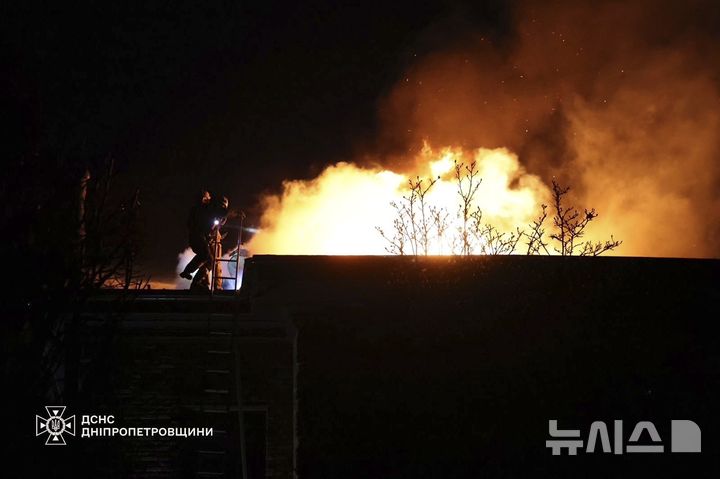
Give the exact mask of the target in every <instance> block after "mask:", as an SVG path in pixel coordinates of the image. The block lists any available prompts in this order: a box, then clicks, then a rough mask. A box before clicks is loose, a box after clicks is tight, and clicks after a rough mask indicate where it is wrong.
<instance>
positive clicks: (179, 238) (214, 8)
mask: <svg viewBox="0 0 720 479" xmlns="http://www.w3.org/2000/svg"><path fill="white" fill-rule="evenodd" d="M0 8H1V9H2V12H0V16H2V20H1V21H2V24H3V25H2V37H0V38H1V39H2V52H3V57H4V58H3V63H4V67H3V70H4V72H3V74H2V83H1V84H0V86H2V89H3V102H2V104H1V105H0V106H2V108H3V110H4V112H5V113H6V114H7V113H8V112H9V113H10V114H9V115H8V116H7V117H6V120H9V121H7V123H8V125H7V127H6V128H8V129H9V130H7V131H9V132H10V135H9V137H10V138H11V139H10V141H7V142H5V144H4V146H3V149H4V150H6V153H5V155H6V156H7V155H9V156H10V157H11V158H12V159H18V158H21V157H24V158H28V157H31V156H32V155H33V154H38V152H42V155H41V157H42V158H45V159H47V158H48V157H52V156H65V157H78V158H90V159H98V158H104V157H107V156H108V155H112V156H113V157H114V158H115V160H116V164H117V167H118V172H119V177H118V185H119V186H118V188H121V189H122V188H124V189H127V190H128V191H130V190H131V189H132V188H134V187H139V188H140V189H141V199H142V205H143V217H144V228H145V237H146V245H145V250H144V263H145V265H146V268H147V269H148V271H149V272H150V273H153V275H154V276H155V277H165V278H170V277H171V276H172V274H173V271H174V266H175V263H176V255H177V253H178V252H179V251H181V250H182V249H183V248H184V246H185V244H186V233H185V218H186V215H187V208H188V206H189V204H190V201H191V199H192V198H193V197H194V196H195V195H196V193H197V191H198V190H199V189H200V188H201V187H202V186H207V187H209V188H211V189H215V190H217V191H220V192H223V193H224V194H226V195H227V196H228V197H229V198H230V201H231V205H232V206H236V207H242V208H245V209H247V210H249V211H250V212H251V218H252V217H253V216H252V214H253V213H255V214H257V212H254V211H252V209H253V206H255V205H256V204H257V198H258V196H259V195H260V194H261V193H262V192H264V191H268V190H270V189H276V188H278V187H279V186H280V183H281V181H282V179H285V178H306V177H310V176H312V175H313V174H315V173H317V172H318V171H319V170H320V169H321V168H322V167H323V166H324V165H326V164H328V163H331V162H334V161H338V160H341V159H343V157H345V158H347V157H349V156H350V155H352V154H353V153H356V152H358V150H362V149H365V148H372V139H373V137H374V135H375V132H376V129H377V128H378V125H377V123H378V121H377V104H378V101H379V100H380V99H381V98H382V97H383V95H385V94H387V92H388V91H389V89H390V88H391V87H392V86H393V85H394V84H395V83H396V82H397V80H398V78H399V76H400V75H401V74H402V72H403V70H404V69H405V68H406V67H407V66H408V65H409V64H410V63H411V62H412V60H413V58H414V56H415V55H422V54H423V50H424V49H430V48H432V47H433V46H434V45H435V44H436V43H438V42H442V41H444V37H445V36H447V35H450V36H451V35H452V34H453V32H452V31H451V29H444V28H443V22H444V19H448V18H461V19H462V21H465V22H468V23H471V24H472V25H473V28H481V29H485V30H487V31H488V32H489V33H490V34H493V32H494V34H495V35H496V36H498V37H502V35H503V32H504V31H505V28H506V25H507V24H508V23H509V20H508V16H509V8H508V7H507V6H505V5H503V4H502V3H501V2H499V1H495V2H485V3H483V2H473V6H472V7H471V6H469V5H467V4H465V3H463V2H458V1H444V2H417V1H408V0H401V1H391V2H379V3H376V4H370V3H368V2H352V3H350V2H333V1H327V2H319V1H303V2H287V3H282V2H273V1H255V2H237V1H195V2H189V1H180V0H177V1H155V0H150V1H143V2H125V1H118V2H108V1H97V2H88V1H80V2H59V3H58V2H53V3H48V4H47V5H39V4H37V3H34V2H25V1H23V2H3V6H2V7H0ZM452 24H453V25H457V22H452ZM89 161H93V160H89ZM255 218H256V216H255Z"/></svg>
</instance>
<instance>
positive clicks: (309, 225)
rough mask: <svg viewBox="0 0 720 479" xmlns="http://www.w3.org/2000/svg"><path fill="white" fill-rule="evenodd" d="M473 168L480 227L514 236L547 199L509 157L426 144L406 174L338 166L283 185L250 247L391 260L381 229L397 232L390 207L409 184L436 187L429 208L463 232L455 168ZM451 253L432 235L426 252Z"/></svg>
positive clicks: (498, 151)
mask: <svg viewBox="0 0 720 479" xmlns="http://www.w3.org/2000/svg"><path fill="white" fill-rule="evenodd" d="M473 162H474V163H475V165H476V169H477V178H478V179H481V184H480V186H479V189H478V192H477V194H476V195H475V198H474V199H473V202H472V208H473V210H475V209H477V208H479V209H480V211H482V212H483V221H487V222H488V223H491V224H493V225H494V226H496V227H497V228H499V229H501V230H507V231H514V230H515V227H516V226H520V227H522V226H525V225H526V224H528V223H529V222H530V221H532V219H533V218H534V217H535V216H537V214H538V211H539V209H540V205H541V204H542V203H543V202H546V201H547V198H548V196H549V190H548V187H547V186H546V185H545V184H544V183H543V182H542V181H541V180H540V178H538V177H537V176H534V175H531V174H528V173H527V172H526V171H525V169H524V168H523V167H522V165H521V164H520V162H519V161H518V158H517V156H516V155H514V154H513V153H511V152H510V151H508V150H506V149H502V148H500V149H494V150H490V149H478V150H475V151H465V150H463V149H461V148H451V147H446V148H442V149H440V150H433V149H432V148H430V147H429V146H428V145H425V147H424V148H422V150H421V151H420V153H419V154H418V155H417V157H416V158H415V159H414V162H413V163H414V167H413V168H412V169H411V171H409V172H403V173H400V172H393V171H390V170H387V169H379V168H362V167H359V166H356V165H354V164H351V163H338V164H336V165H333V166H330V167H328V168H327V169H326V170H325V171H324V172H323V173H322V174H321V175H320V176H319V177H318V178H316V179H314V180H310V181H286V182H285V183H284V184H283V192H282V193H281V194H280V195H278V196H270V197H267V198H266V199H265V203H266V204H265V209H264V214H263V216H262V220H261V223H262V224H261V228H260V232H258V233H257V235H255V237H254V238H253V239H252V241H251V243H250V245H249V248H250V250H251V251H252V252H253V253H255V254H263V253H272V254H330V255H339V254H347V255H353V254H357V255H368V254H369V255H380V254H387V253H388V246H389V244H388V241H387V240H386V239H385V238H383V237H382V236H381V234H380V233H379V232H378V230H377V227H380V228H382V229H383V230H384V231H389V230H391V229H392V225H393V220H394V219H395V217H396V210H395V209H394V208H393V207H392V206H391V203H395V204H398V203H401V202H402V201H403V197H405V198H407V197H408V195H409V194H410V191H409V184H408V181H409V180H410V179H417V178H418V177H419V178H421V179H422V178H424V181H426V182H429V181H430V180H431V179H436V180H437V181H436V183H435V184H434V185H433V186H432V188H431V189H430V191H429V192H428V194H427V198H426V202H427V203H428V204H429V205H433V207H435V208H442V209H443V210H444V212H446V213H447V231H448V232H449V233H452V232H455V231H457V230H458V229H459V228H461V224H460V222H461V218H460V217H458V215H457V214H456V212H457V208H458V201H459V196H458V181H457V178H456V176H455V165H470V164H472V163H473ZM427 184H428V183H426V185H427ZM448 236H451V235H448ZM453 252H457V245H455V250H454V249H453V245H452V244H451V242H450V241H447V240H446V241H443V240H442V239H441V238H438V237H437V235H433V236H431V243H430V245H429V247H428V253H430V254H451V253H453Z"/></svg>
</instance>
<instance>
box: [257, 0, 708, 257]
mask: <svg viewBox="0 0 720 479" xmlns="http://www.w3.org/2000/svg"><path fill="white" fill-rule="evenodd" d="M450 23H452V22H450ZM718 24H720V7H718V6H717V5H715V4H714V3H712V2H692V1H691V2H683V3H678V2H657V1H636V2H631V3H626V2H592V4H590V3H587V4H579V3H578V2H575V1H566V2H551V3H548V2H524V3H521V4H519V5H518V6H517V7H516V9H515V11H514V15H513V22H512V25H511V26H510V27H509V28H508V31H507V32H506V33H505V34H504V35H502V39H500V40H499V39H498V38H496V37H497V36H496V37H495V38H490V37H488V36H486V35H485V34H484V33H483V32H481V31H479V30H478V31H476V30H474V29H472V28H467V25H466V24H463V25H464V26H463V28H458V29H454V28H450V27H448V38H445V39H444V40H443V41H442V44H438V45H437V48H435V49H434V51H432V52H431V53H429V54H427V55H425V56H424V57H422V58H419V59H418V61H417V62H416V63H415V64H413V65H411V66H410V68H409V69H408V70H407V72H406V73H405V75H404V76H403V77H402V78H401V79H400V80H399V82H398V83H397V85H396V87H395V88H393V89H392V91H391V92H390V93H389V94H388V95H387V96H386V97H385V98H383V99H381V101H380V105H379V118H380V122H381V125H382V127H381V130H382V132H381V135H380V137H379V139H378V145H379V147H377V145H376V146H374V148H375V157H376V161H378V162H379V163H380V164H382V165H383V168H384V169H388V170H392V172H393V173H390V172H387V174H388V175H391V174H399V175H406V174H416V173H419V172H420V170H419V168H418V165H417V157H418V151H419V150H420V149H421V148H422V145H423V144H424V142H427V143H428V144H430V145H432V146H433V147H446V146H447V147H452V148H460V149H463V150H465V151H467V152H473V151H476V150H477V149H479V148H487V149H495V148H507V149H508V150H510V151H511V152H514V153H515V154H516V155H517V158H518V159H519V163H520V166H519V168H520V169H521V171H522V174H523V175H529V176H530V177H532V178H535V177H539V178H540V179H542V181H544V182H545V184H546V185H547V184H549V182H550V180H551V179H552V178H553V177H555V178H557V179H558V180H559V181H560V182H561V183H563V184H568V185H570V186H572V190H571V195H572V196H571V200H572V201H573V203H575V204H576V205H578V206H580V207H588V208H589V207H593V208H595V209H596V210H597V211H598V212H599V213H600V216H599V217H598V219H597V220H595V221H594V222H593V225H592V228H591V230H592V231H591V237H593V238H594V237H597V238H607V237H609V236H610V234H613V235H614V236H615V238H619V239H622V240H623V241H624V243H623V245H622V247H621V248H620V249H619V250H618V251H617V253H618V254H622V255H628V256H631V255H637V256H677V257H717V256H719V255H720V239H719V238H720V235H719V234H718V233H720V227H719V226H720V189H719V188H718V187H719V186H720V162H719V161H718V160H719V159H720V158H719V153H720V94H719V79H720V55H718V54H717V45H718V40H719V39H720V38H719V37H718V33H716V32H715V31H716V30H717V29H716V26H717V25H718ZM451 31H452V32H451ZM398 151H404V152H408V151H409V153H401V154H398V153H397V152H398ZM333 168H334V169H333ZM338 168H339V169H340V170H343V171H344V172H347V171H348V170H347V169H348V168H350V169H352V168H354V169H356V170H358V171H363V170H362V168H360V167H359V166H355V165H346V164H344V165H340V166H335V167H331V168H330V169H328V170H327V171H326V172H324V173H323V174H322V175H320V177H318V178H317V179H316V180H313V181H309V182H288V183H286V187H285V190H284V192H283V193H282V194H281V195H279V196H273V197H270V198H266V199H265V204H266V205H267V208H266V210H265V214H264V215H263V218H262V223H263V224H262V225H261V228H264V229H265V232H263V233H261V234H259V235H258V236H257V237H256V238H255V240H254V241H253V242H252V243H251V245H250V248H251V249H252V250H253V252H255V253H273V252H278V248H277V247H276V246H275V245H277V244H278V241H280V239H282V243H283V244H284V245H288V244H297V245H301V244H306V243H307V242H308V241H318V242H319V243H317V244H320V243H322V240H321V239H318V238H314V237H312V235H310V236H306V237H305V236H303V235H304V233H302V231H303V230H304V229H305V228H303V227H299V228H287V227H286V225H287V224H289V223H288V222H292V221H293V220H292V219H291V218H293V217H295V218H298V219H299V218H302V217H307V215H309V214H310V213H308V211H310V210H311V209H314V211H316V212H321V211H324V212H323V213H322V214H320V215H319V216H317V218H322V219H321V220H319V221H326V222H334V221H335V222H337V233H336V237H333V241H335V242H336V243H334V244H336V245H341V244H342V241H343V238H342V236H343V233H342V231H343V230H344V231H348V228H349V227H348V226H347V225H346V226H343V222H341V221H339V220H338V218H335V217H333V216H332V214H334V213H328V212H327V211H328V209H331V207H330V206H329V204H328V202H331V203H334V204H335V205H337V204H339V203H341V202H342V201H344V200H341V198H342V197H343V192H344V191H356V192H357V191H361V190H362V188H361V187H360V186H352V187H351V186H349V183H344V184H343V183H342V182H339V183H334V184H333V185H330V184H328V183H326V180H327V179H328V178H329V177H332V178H333V179H334V180H337V179H338V177H337V175H335V174H334V173H337V172H338V171H339V170H338ZM366 171H367V172H368V174H373V175H374V174H378V173H379V172H380V171H382V169H377V168H376V169H370V170H366ZM353 172H354V173H356V172H357V171H355V170H353ZM422 173H424V171H422ZM353 181H354V180H353ZM358 181H359V180H358ZM377 181H380V180H377ZM324 182H325V183H324ZM516 183H517V181H515V182H513V183H511V184H509V185H508V188H509V189H510V190H512V189H513V188H516V187H517V184H516ZM401 185H402V181H399V182H397V185H395V186H393V188H401ZM358 188H359V189H358ZM330 190H332V191H331V192H330V194H327V195H325V194H323V195H320V196H318V194H317V193H318V191H323V192H329V191H330ZM536 190H537V191H538V200H545V198H543V194H542V191H543V188H540V187H538V188H536ZM397 191H401V189H399V190H397ZM308 193H311V195H310V196H308ZM480 194H482V193H480ZM313 195H314V196H313ZM333 195H334V196H333ZM333 198H334V199H333ZM379 200H382V201H386V200H388V198H386V197H382V198H372V199H370V200H369V201H367V202H366V203H367V207H363V206H358V204H357V202H358V201H360V200H358V199H355V200H352V203H353V206H354V209H351V211H350V215H353V214H355V213H353V210H355V211H356V210H357V208H358V207H360V208H365V209H367V210H368V211H367V212H365V213H362V214H355V216H356V217H363V218H364V217H365V216H370V217H372V216H373V215H372V211H371V210H370V208H372V209H377V208H382V205H381V204H379V202H378V201H379ZM298 205H300V207H298ZM333 207H334V206H333ZM303 208H305V210H304V213H302V215H301V214H300V211H301V210H302V209H303ZM538 208H539V205H538ZM346 213H348V211H347V210H346ZM328 214H329V215H328ZM323 215H328V216H323ZM311 216H312V215H311ZM346 216H347V215H346ZM522 219H523V220H524V219H525V218H524V217H523V218H522ZM367 221H369V224H367V225H363V227H364V228H367V230H368V233H367V234H374V231H373V229H374V228H373V227H374V226H375V225H376V224H373V223H372V221H370V220H367ZM518 226H523V225H522V224H518ZM309 229H312V228H309ZM350 229H352V228H350ZM356 229H357V228H356ZM308 234H309V233H308ZM280 249H281V250H282V252H284V253H288V252H293V250H292V247H291V248H289V249H288V248H287V247H284V248H280ZM313 251H314V250H313ZM337 251H339V252H343V250H342V248H341V247H335V248H333V247H328V248H327V253H328V254H332V253H335V252H337ZM297 252H301V249H298V250H297ZM314 252H316V251H314ZM353 252H356V253H360V252H362V251H353Z"/></svg>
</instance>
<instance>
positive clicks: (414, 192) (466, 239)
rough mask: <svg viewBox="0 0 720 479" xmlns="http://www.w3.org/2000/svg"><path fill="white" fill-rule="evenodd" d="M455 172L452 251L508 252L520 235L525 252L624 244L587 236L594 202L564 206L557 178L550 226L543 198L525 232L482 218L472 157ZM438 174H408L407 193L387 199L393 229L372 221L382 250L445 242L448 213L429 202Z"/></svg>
mask: <svg viewBox="0 0 720 479" xmlns="http://www.w3.org/2000/svg"><path fill="white" fill-rule="evenodd" d="M454 172H455V182H456V187H457V189H456V192H457V195H458V198H459V202H458V205H457V212H456V218H457V219H458V222H457V226H456V227H455V228H456V231H454V232H452V233H454V236H453V237H452V238H451V241H450V244H451V252H452V253H454V254H459V255H463V256H467V255H472V254H482V255H503V254H512V253H514V252H515V250H516V249H517V246H518V244H519V243H520V241H521V240H522V239H523V238H525V242H524V244H526V245H527V248H526V250H525V253H526V254H528V255H538V254H548V255H549V254H552V253H551V251H550V249H549V246H550V245H552V246H551V247H552V249H553V251H554V252H555V253H558V254H560V255H561V256H572V255H579V256H599V255H601V254H603V253H605V252H607V251H611V250H613V249H615V248H617V247H618V246H620V245H621V244H622V241H617V240H615V238H614V237H612V236H611V237H610V239H609V240H606V241H598V242H592V241H585V240H584V237H585V233H586V230H587V228H588V225H589V224H590V223H591V222H592V221H593V220H594V219H595V218H597V216H598V213H597V212H596V211H595V209H594V208H593V209H590V210H587V209H585V210H583V211H580V210H579V209H578V208H576V207H574V206H567V205H566V201H565V196H566V195H567V193H568V191H570V188H569V187H561V186H560V185H559V184H558V183H557V182H556V181H555V180H553V182H552V208H553V210H554V214H553V216H552V228H551V229H550V231H549V232H548V231H547V230H546V227H545V222H546V220H547V218H548V206H547V205H545V204H543V205H541V209H542V211H541V213H540V215H539V216H538V217H537V218H536V219H535V220H533V222H532V223H531V224H530V225H529V226H528V231H527V232H526V231H524V230H522V229H520V228H519V227H516V228H515V231H513V232H503V231H501V230H499V229H498V228H497V227H496V226H495V225H492V224H490V223H488V222H484V221H483V213H482V211H481V209H480V208H479V207H477V206H475V205H476V198H477V195H478V192H479V191H481V190H480V186H481V184H482V179H481V178H479V177H478V171H477V165H476V163H475V162H471V163H469V164H464V163H459V162H455V168H454ZM438 179H439V178H435V179H427V180H424V179H421V178H420V177H415V179H410V180H408V193H407V194H406V195H404V196H403V197H402V200H401V201H400V202H392V203H390V205H391V207H392V208H393V209H394V210H395V218H394V220H393V229H392V232H391V233H388V232H386V231H385V230H383V229H382V228H381V227H376V229H377V230H378V232H379V233H380V234H381V235H382V237H383V238H384V239H385V240H386V241H387V243H388V245H387V246H386V250H387V251H388V252H389V253H390V254H398V255H405V254H411V255H418V254H421V255H427V254H429V252H430V249H431V244H432V242H433V240H436V241H437V242H438V243H439V244H440V245H443V244H444V243H446V242H447V233H448V228H449V227H450V225H451V222H450V221H449V217H450V214H449V213H448V212H447V210H445V209H444V208H443V207H439V206H436V205H432V204H429V202H428V193H429V192H430V191H431V190H432V188H433V186H434V185H435V184H436V183H437V181H438Z"/></svg>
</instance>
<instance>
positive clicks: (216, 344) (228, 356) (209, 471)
mask: <svg viewBox="0 0 720 479" xmlns="http://www.w3.org/2000/svg"><path fill="white" fill-rule="evenodd" d="M237 320H238V317H237V314H234V313H233V314H214V313H210V314H209V315H208V325H209V328H208V342H207V345H208V347H207V352H206V360H205V365H204V371H203V393H202V404H201V408H202V415H203V423H204V424H209V425H211V426H212V427H213V437H212V439H211V440H204V441H203V442H202V443H201V445H200V447H199V448H198V449H197V451H196V452H197V469H196V472H197V474H196V477H197V478H198V479H200V478H202V479H207V478H230V477H233V478H242V479H248V475H247V458H246V454H245V452H246V448H245V424H244V417H243V409H244V408H243V399H242V381H241V378H240V355H239V351H238V343H237V341H235V334H234V332H235V324H236V321H237ZM228 329H229V331H228ZM233 416H235V417H233ZM235 428H237V433H236V434H234V432H235V431H234V430H235ZM237 437H239V446H240V451H239V453H240V454H237V452H238V451H237V445H238V444H237V442H236V441H237Z"/></svg>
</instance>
